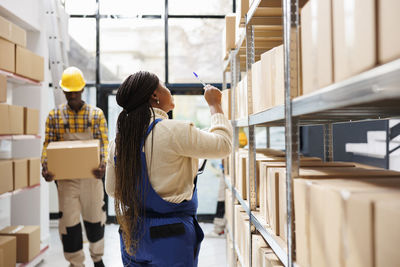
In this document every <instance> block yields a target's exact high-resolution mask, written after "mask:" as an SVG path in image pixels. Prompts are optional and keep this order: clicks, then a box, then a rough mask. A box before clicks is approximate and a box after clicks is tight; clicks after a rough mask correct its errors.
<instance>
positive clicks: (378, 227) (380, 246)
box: [375, 201, 400, 266]
mask: <svg viewBox="0 0 400 267" xmlns="http://www.w3.org/2000/svg"><path fill="white" fill-rule="evenodd" d="M399 222H400V204H399V201H395V202H392V203H391V202H382V203H377V204H376V216H375V242H376V243H375V259H376V266H399V265H400V254H399V250H398V244H399V242H400V224H399Z"/></svg>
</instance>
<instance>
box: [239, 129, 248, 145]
mask: <svg viewBox="0 0 400 267" xmlns="http://www.w3.org/2000/svg"><path fill="white" fill-rule="evenodd" d="M246 145H247V136H246V133H245V132H244V130H243V128H239V147H240V148H243V147H245V146H246Z"/></svg>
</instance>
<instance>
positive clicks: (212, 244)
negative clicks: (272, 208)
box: [38, 223, 226, 267]
mask: <svg viewBox="0 0 400 267" xmlns="http://www.w3.org/2000/svg"><path fill="white" fill-rule="evenodd" d="M201 227H202V229H203V231H204V233H208V232H211V231H212V229H213V225H212V224H203V223H202V224H201ZM50 235H51V240H50V249H49V252H48V254H47V257H46V260H45V261H44V262H42V263H41V264H39V265H38V267H55V266H57V267H67V266H68V263H67V261H66V260H65V259H64V256H63V253H62V245H61V241H60V239H59V237H58V231H57V228H51V229H50ZM84 251H85V257H86V261H85V266H87V267H91V266H93V263H92V261H91V259H90V255H89V244H88V243H85V244H84ZM103 261H104V264H105V265H106V266H107V267H122V262H121V258H120V246H119V235H118V226H117V225H115V224H110V225H107V226H106V233H105V251H104V257H103ZM221 266H226V245H225V239H224V238H212V237H206V238H205V239H204V241H203V243H202V247H201V250H200V256H199V267H221Z"/></svg>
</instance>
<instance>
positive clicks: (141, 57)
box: [100, 19, 165, 83]
mask: <svg viewBox="0 0 400 267" xmlns="http://www.w3.org/2000/svg"><path fill="white" fill-rule="evenodd" d="M100 28H101V30H100V33H101V35H100V52H101V55H100V61H101V66H100V71H101V73H100V74H101V75H100V77H101V81H102V82H105V83H107V82H113V83H122V82H123V80H124V79H125V78H126V77H127V76H129V75H130V74H132V73H134V72H136V71H139V70H147V71H150V72H154V73H155V74H156V75H158V77H159V78H160V79H161V80H164V77H165V73H164V70H165V68H164V60H165V55H164V22H163V21H162V20H160V19H103V20H101V23H100ZM143 36H146V38H143Z"/></svg>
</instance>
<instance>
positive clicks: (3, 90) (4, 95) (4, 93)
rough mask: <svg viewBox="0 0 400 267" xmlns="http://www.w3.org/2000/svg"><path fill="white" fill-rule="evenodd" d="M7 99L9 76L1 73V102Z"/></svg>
mask: <svg viewBox="0 0 400 267" xmlns="http://www.w3.org/2000/svg"><path fill="white" fill-rule="evenodd" d="M6 101H7V77H6V76H4V75H0V103H4V102H6Z"/></svg>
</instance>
